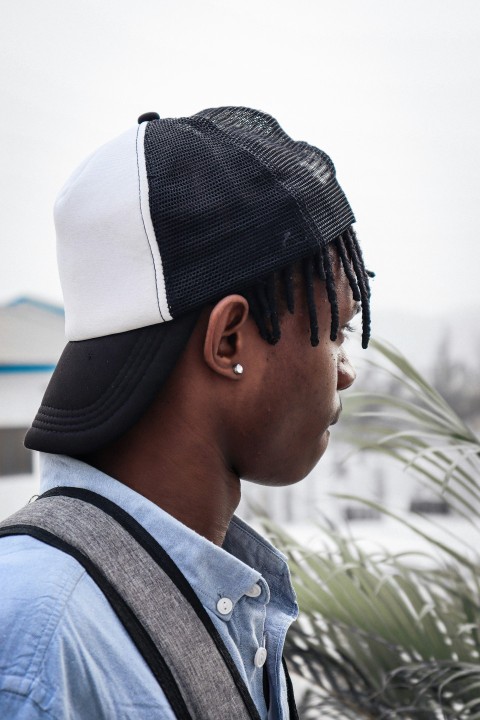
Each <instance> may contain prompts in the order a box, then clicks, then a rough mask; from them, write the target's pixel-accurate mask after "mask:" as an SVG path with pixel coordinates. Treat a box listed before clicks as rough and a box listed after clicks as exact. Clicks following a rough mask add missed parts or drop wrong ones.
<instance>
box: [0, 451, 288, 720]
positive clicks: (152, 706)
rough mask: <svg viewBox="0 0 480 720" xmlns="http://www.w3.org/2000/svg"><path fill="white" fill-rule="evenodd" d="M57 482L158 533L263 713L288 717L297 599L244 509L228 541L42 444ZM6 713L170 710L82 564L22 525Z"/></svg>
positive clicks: (44, 470) (96, 717) (4, 593)
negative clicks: (266, 686)
mask: <svg viewBox="0 0 480 720" xmlns="http://www.w3.org/2000/svg"><path fill="white" fill-rule="evenodd" d="M61 485H64V486H74V487H80V488H86V489H88V490H93V491H95V492H97V493H100V494H101V495H104V496H105V497H106V498H108V499H110V500H112V501H113V502H115V503H117V505H119V506H120V507H122V508H123V509H124V510H126V511H127V512H128V513H130V515H132V516H133V517H134V518H135V519H136V520H137V521H138V522H139V523H140V524H141V525H143V527H144V528H145V529H146V530H148V532H149V533H151V535H153V537H154V538H155V539H156V540H157V541H158V542H159V543H160V544H161V545H162V546H163V548H164V549H165V550H166V552H167V553H168V554H169V555H170V557H171V558H172V559H173V560H174V562H175V563H176V564H177V565H178V567H179V568H180V570H181V571H182V572H183V574H184V575H185V577H186V579H187V580H188V582H189V583H190V585H191V586H192V588H193V589H194V591H195V592H196V594H197V595H198V597H199V599H200V601H201V602H202V604H203V606H204V607H205V609H206V611H207V612H208V614H209V616H210V617H211V619H212V621H213V623H214V625H215V627H216V628H217V630H218V631H219V633H220V635H221V637H222V639H223V641H224V643H225V645H226V647H227V648H228V650H229V652H230V653H231V655H232V657H233V659H234V661H235V663H236V665H237V667H238V669H239V671H240V673H241V675H242V677H243V679H244V680H245V683H246V685H247V687H248V688H249V690H250V694H251V695H252V698H253V700H254V702H255V704H256V706H257V708H258V711H259V713H260V716H261V717H262V718H267V717H268V720H284V719H285V720H287V718H288V705H287V697H286V684H285V677H284V673H283V670H282V667H281V657H282V650H283V644H284V640H285V634H286V632H287V629H288V627H289V625H290V623H291V622H292V620H294V619H295V618H296V616H297V614H298V608H297V604H296V600H295V594H294V591H293V589H292V586H291V582H290V575H289V571H288V567H287V563H286V559H285V557H284V556H283V555H282V554H281V553H280V552H279V551H278V550H276V549H275V548H274V547H273V546H272V545H270V544H269V543H268V542H267V541H266V540H264V539H263V538H262V537H260V536H259V535H258V534H257V533H256V532H255V531H253V530H252V529H251V528H250V527H249V526H248V525H246V524H245V523H244V522H242V521H241V520H240V519H238V518H236V517H234V518H233V520H232V522H231V524H230V527H229V529H228V532H227V536H226V538H225V543H224V545H223V548H220V547H218V546H216V545H214V544H213V543H211V542H209V541H208V540H206V539H205V538H204V537H201V536H200V535H197V533H195V532H194V531H193V530H190V529H189V528H187V527H186V526H185V525H183V524H182V523H180V522H178V521H177V520H175V519H174V518H173V517H172V516H171V515H168V514H167V513H166V512H164V511H163V510H161V509H160V508H159V507H157V506H156V505H154V504H153V503H152V502H150V501H149V500H147V499H146V498H144V497H143V496H142V495H139V494H138V493H136V492H135V491H133V490H131V489H130V488H128V487H127V486H126V485H123V484H122V483H120V482H118V481H116V480H114V479H113V478H111V477H108V476H107V475H104V474H103V473H101V472H99V471H97V470H95V469H94V468H92V467H90V466H89V465H86V464H85V463H82V462H79V461H78V460H74V459H72V458H68V457H64V456H56V455H42V457H41V492H45V491H46V490H49V489H50V488H52V487H56V486H61ZM259 590H260V592H259ZM255 595H256V596H255ZM220 598H229V599H230V600H231V601H232V603H233V609H232V611H231V612H230V613H229V614H228V615H222V614H221V613H220V612H219V611H218V610H217V602H218V600H219V599H220ZM179 632H181V628H179ZM264 644H265V647H266V650H267V660H266V668H267V670H268V675H269V680H270V692H271V698H270V712H269V713H268V715H267V709H266V706H265V700H264V696H263V682H262V680H263V668H257V667H256V666H255V663H254V658H255V653H256V651H257V650H258V648H259V647H261V646H263V645H264ZM214 702H215V698H212V703H214ZM0 718H2V720H3V719H5V720H7V718H8V720H40V718H41V719H42V720H66V719H71V720H80V719H81V720H121V719H126V718H132V719H133V718H134V719H135V720H143V719H144V720H147V718H148V720H152V718H155V719H156V720H160V719H161V720H173V718H174V715H173V712H172V710H171V708H170V705H169V703H168V702H167V700H166V698H165V696H164V695H163V692H162V691H161V689H160V688H159V686H158V684H157V682H156V680H155V679H154V677H153V675H152V674H151V672H150V670H149V668H148V666H147V665H146V663H145V661H144V660H143V658H142V656H141V655H140V654H139V652H138V651H137V649H136V647H135V646H134V645H133V643H132V641H131V639H130V637H129V635H128V634H127V633H126V631H125V630H124V628H123V625H122V624H121V623H120V621H119V620H118V618H117V616H116V615H115V613H114V612H113V611H112V609H111V607H110V605H109V604H108V602H107V600H106V599H105V597H104V595H103V594H102V592H101V591H100V590H99V589H98V588H97V586H96V585H95V583H94V582H93V581H92V580H91V579H90V577H89V575H87V573H86V572H85V570H84V569H83V567H81V566H80V565H79V564H78V563H77V562H76V561H75V560H74V559H73V558H72V557H70V556H69V555H66V554H64V553H62V552H60V551H59V550H56V549H55V548H52V547H50V546H48V545H45V544H43V543H41V542H39V541H37V540H35V539H33V538H30V537H26V536H16V537H7V538H2V539H0Z"/></svg>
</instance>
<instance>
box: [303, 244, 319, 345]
mask: <svg viewBox="0 0 480 720" xmlns="http://www.w3.org/2000/svg"><path fill="white" fill-rule="evenodd" d="M302 269H303V278H304V280H305V291H306V294H307V305H308V315H309V317H310V342H311V344H312V347H315V346H316V345H318V319H317V307H316V305H315V289H314V286H313V258H305V260H303V262H302Z"/></svg>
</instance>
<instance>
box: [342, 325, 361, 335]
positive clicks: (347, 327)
mask: <svg viewBox="0 0 480 720" xmlns="http://www.w3.org/2000/svg"><path fill="white" fill-rule="evenodd" d="M342 330H343V332H347V333H354V332H356V330H357V328H356V327H355V326H354V325H352V324H351V323H347V324H346V325H343V327H342Z"/></svg>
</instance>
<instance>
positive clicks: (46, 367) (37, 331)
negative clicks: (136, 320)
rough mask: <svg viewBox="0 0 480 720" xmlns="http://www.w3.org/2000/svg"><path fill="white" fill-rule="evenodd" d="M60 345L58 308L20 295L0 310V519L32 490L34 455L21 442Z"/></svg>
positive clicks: (35, 474)
mask: <svg viewBox="0 0 480 720" xmlns="http://www.w3.org/2000/svg"><path fill="white" fill-rule="evenodd" d="M64 345H65V336H64V315H63V309H62V308H61V307H58V306H56V305H50V304H47V303H44V302H40V301H38V300H35V299H33V298H29V297H22V298H18V299H17V300H14V301H12V302H10V303H8V304H7V305H3V306H0V515H1V516H2V517H4V516H6V515H8V514H9V513H10V512H13V511H14V510H15V509H17V508H18V507H20V505H22V504H23V503H24V502H25V501H26V500H28V499H29V498H30V497H31V496H32V495H33V494H34V493H35V492H36V490H37V482H38V468H37V456H36V454H35V453H32V452H31V451H30V450H27V449H26V448H25V447H24V445H23V438H24V436H25V433H26V431H27V428H28V427H29V426H30V423H31V421H32V418H33V417H34V415H35V413H36V412H37V409H38V406H39V404H40V401H41V399H42V397H43V393H44V392H45V389H46V387H47V384H48V381H49V380H50V376H51V374H52V372H53V369H54V367H55V363H56V362H57V359H58V357H59V356H60V353H61V352H62V350H63V347H64Z"/></svg>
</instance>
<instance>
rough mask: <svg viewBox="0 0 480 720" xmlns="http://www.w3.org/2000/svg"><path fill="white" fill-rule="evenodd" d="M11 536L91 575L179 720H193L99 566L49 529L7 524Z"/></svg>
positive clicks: (4, 531)
mask: <svg viewBox="0 0 480 720" xmlns="http://www.w3.org/2000/svg"><path fill="white" fill-rule="evenodd" d="M11 535H29V536H30V537H33V538H35V539H36V540H39V541H40V542H43V543H45V544H46V545H50V546H51V547H54V548H56V549H57V550H61V551H62V552H64V553H66V554H68V555H70V556H71V557H73V558H74V559H75V560H76V561H77V562H78V563H79V564H80V565H81V566H82V567H83V568H84V569H85V571H86V572H87V573H88V575H89V576H90V577H91V578H92V580H93V581H94V582H95V584H96V585H97V586H98V588H99V589H100V590H101V592H102V593H103V595H104V596H105V598H106V599H107V601H108V603H109V604H110V606H111V607H112V609H113V610H114V612H115V613H116V615H117V616H118V618H119V620H120V621H121V623H122V624H123V626H124V627H125V630H126V631H127V633H128V634H129V635H130V637H131V639H132V641H133V643H134V645H135V646H136V648H137V650H138V651H139V653H140V654H141V655H142V657H143V658H144V659H145V662H146V663H147V665H148V667H149V668H150V670H151V671H152V673H153V675H154V677H155V679H156V680H157V682H158V684H159V685H160V687H161V688H162V690H163V692H164V693H165V697H166V698H167V700H168V702H169V703H170V705H171V707H172V710H173V712H174V713H175V715H176V717H177V718H179V719H181V720H193V719H192V716H191V715H190V713H189V711H188V709H187V705H186V704H185V701H184V699H183V697H182V695H181V693H180V690H179V687H178V685H177V683H176V681H175V678H174V677H173V675H172V673H171V671H170V668H169V667H168V665H167V664H166V662H165V660H164V658H163V657H162V655H161V654H160V652H159V651H158V648H157V647H156V645H155V643H154V642H153V640H152V639H151V637H150V635H149V634H148V632H147V631H146V629H145V628H144V626H143V625H142V623H141V622H140V621H139V620H138V618H137V616H136V615H135V613H134V612H133V611H132V610H131V608H130V607H129V605H127V603H126V602H125V600H124V599H123V598H122V597H121V595H120V594H119V593H118V592H117V590H115V588H114V587H113V585H112V584H111V583H110V582H109V580H107V578H106V577H105V575H104V574H103V573H102V572H101V570H100V569H99V568H98V567H97V565H95V564H94V563H93V562H92V561H91V560H90V558H88V557H87V556H86V555H84V554H83V553H82V552H80V550H78V549H77V548H75V547H74V546H72V545H70V544H69V543H67V542H66V541H65V540H62V539H61V538H59V537H57V536H56V535H54V534H53V533H51V532H49V531H48V530H44V529H43V528H39V527H37V526H35V525H24V524H18V525H7V526H4V527H2V528H0V537H6V536H11Z"/></svg>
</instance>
